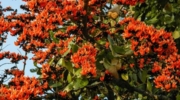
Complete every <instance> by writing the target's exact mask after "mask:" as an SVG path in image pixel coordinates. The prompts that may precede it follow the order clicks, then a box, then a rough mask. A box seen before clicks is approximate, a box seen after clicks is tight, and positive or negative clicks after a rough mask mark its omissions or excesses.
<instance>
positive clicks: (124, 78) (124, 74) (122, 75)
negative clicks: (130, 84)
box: [121, 73, 129, 81]
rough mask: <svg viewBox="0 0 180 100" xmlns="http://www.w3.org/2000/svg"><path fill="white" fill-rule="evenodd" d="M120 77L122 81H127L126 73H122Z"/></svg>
mask: <svg viewBox="0 0 180 100" xmlns="http://www.w3.org/2000/svg"><path fill="white" fill-rule="evenodd" d="M121 77H122V79H123V80H125V81H127V80H128V79H129V76H128V73H122V74H121Z"/></svg>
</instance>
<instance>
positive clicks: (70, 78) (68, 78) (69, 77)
mask: <svg viewBox="0 0 180 100" xmlns="http://www.w3.org/2000/svg"><path fill="white" fill-rule="evenodd" d="M67 81H68V83H70V82H71V81H72V75H71V73H68V76H67Z"/></svg>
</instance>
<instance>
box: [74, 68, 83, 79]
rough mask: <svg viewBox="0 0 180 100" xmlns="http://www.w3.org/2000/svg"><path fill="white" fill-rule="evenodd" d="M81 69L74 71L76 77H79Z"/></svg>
mask: <svg viewBox="0 0 180 100" xmlns="http://www.w3.org/2000/svg"><path fill="white" fill-rule="evenodd" d="M81 71H82V69H81V68H79V69H78V70H76V71H75V75H76V76H77V77H81Z"/></svg>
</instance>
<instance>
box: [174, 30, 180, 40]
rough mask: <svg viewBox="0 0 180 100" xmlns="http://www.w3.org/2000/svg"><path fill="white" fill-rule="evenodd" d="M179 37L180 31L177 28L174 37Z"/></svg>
mask: <svg viewBox="0 0 180 100" xmlns="http://www.w3.org/2000/svg"><path fill="white" fill-rule="evenodd" d="M179 37H180V31H178V30H175V31H174V32H173V38H174V39H178V38H179Z"/></svg>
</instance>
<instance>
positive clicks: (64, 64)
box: [58, 58, 73, 73]
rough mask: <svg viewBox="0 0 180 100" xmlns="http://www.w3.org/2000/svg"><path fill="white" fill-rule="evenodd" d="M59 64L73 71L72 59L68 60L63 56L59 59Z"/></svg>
mask: <svg viewBox="0 0 180 100" xmlns="http://www.w3.org/2000/svg"><path fill="white" fill-rule="evenodd" d="M58 64H59V65H60V66H63V67H65V68H66V69H67V70H68V71H69V72H71V73H72V72H73V67H72V63H71V62H70V61H66V60H65V59H64V58H61V59H60V60H59V61H58Z"/></svg>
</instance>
